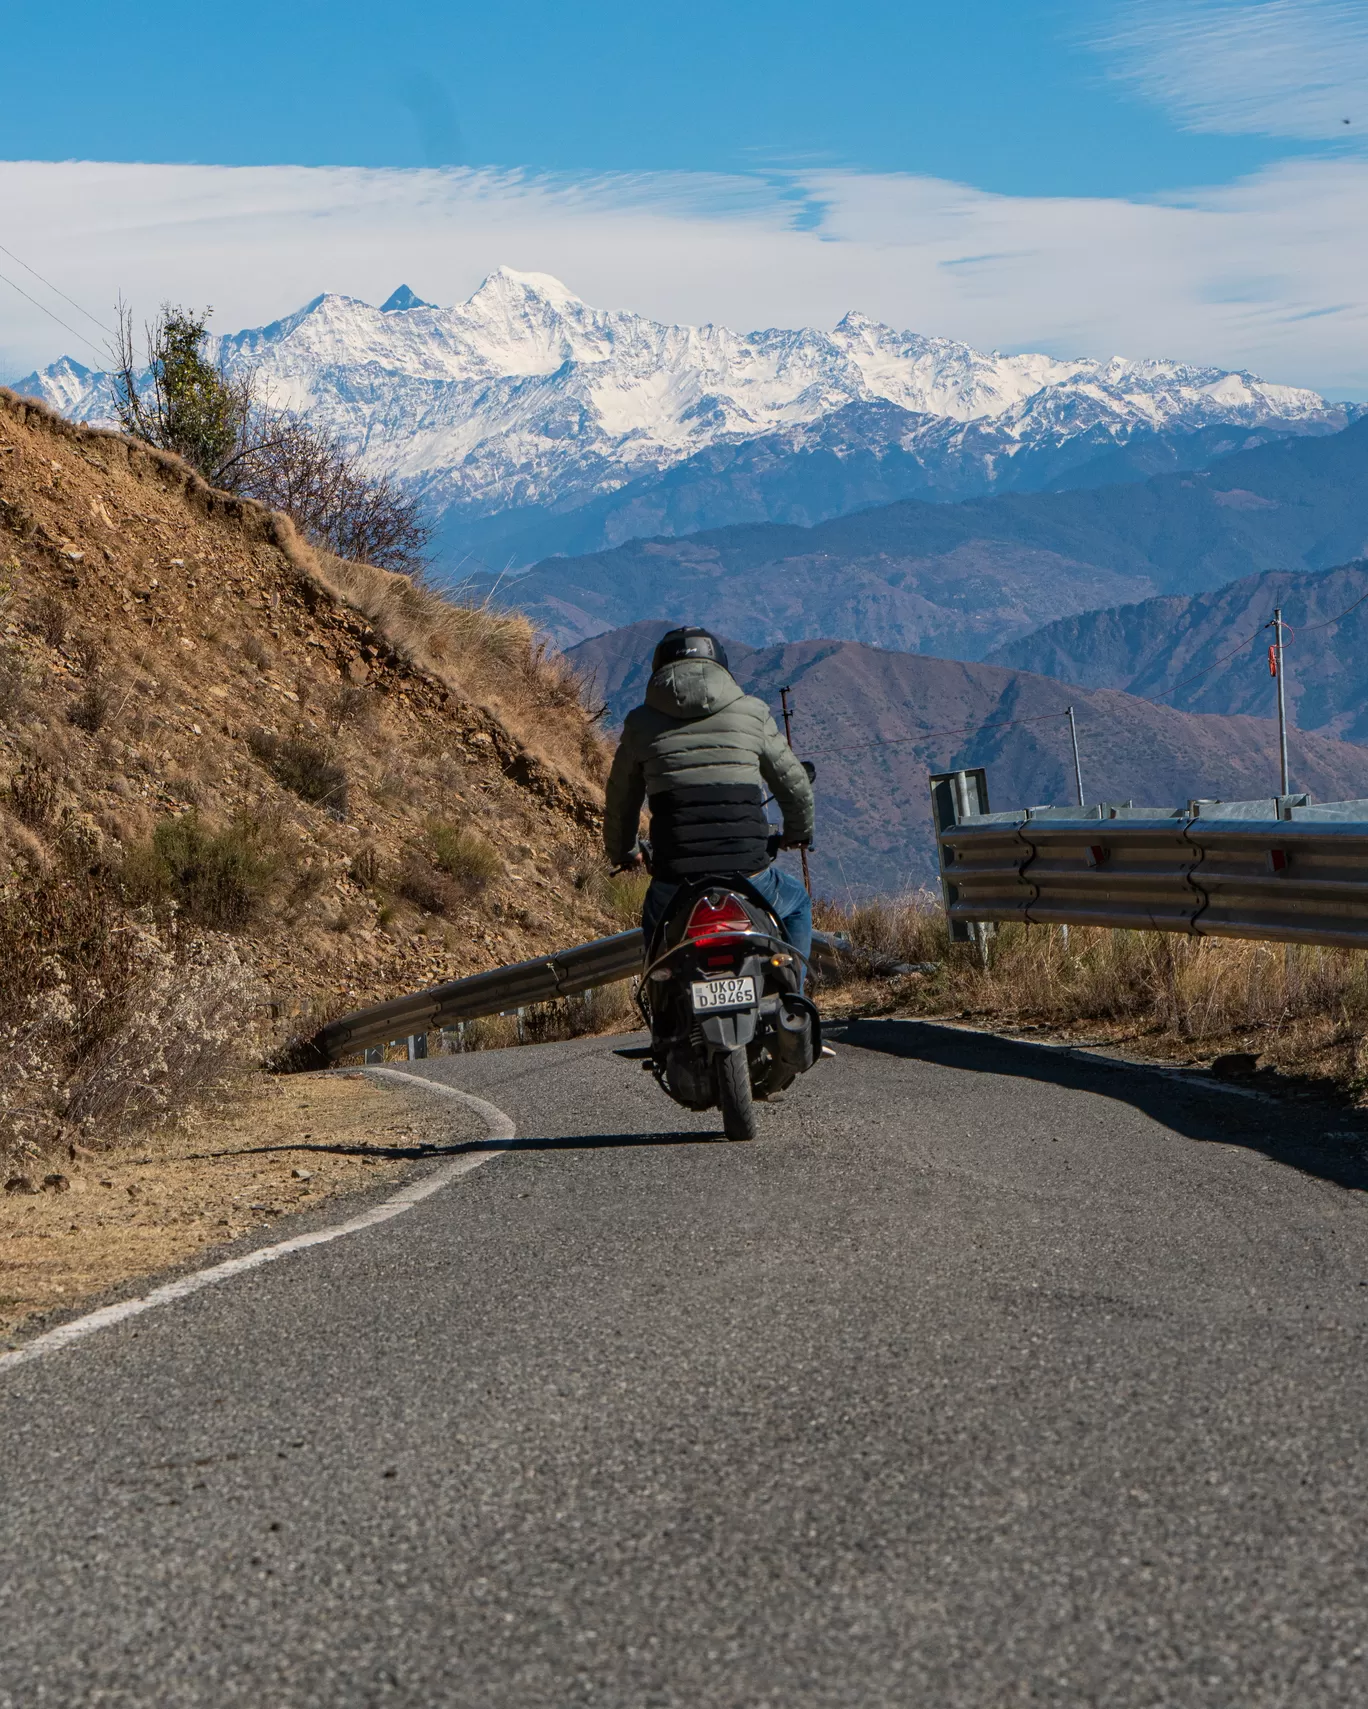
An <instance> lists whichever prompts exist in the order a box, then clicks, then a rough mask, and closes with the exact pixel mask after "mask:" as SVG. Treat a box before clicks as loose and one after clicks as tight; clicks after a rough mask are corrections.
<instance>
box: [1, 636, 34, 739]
mask: <svg viewBox="0 0 1368 1709" xmlns="http://www.w3.org/2000/svg"><path fill="white" fill-rule="evenodd" d="M27 685H28V673H27V671H26V670H25V669H24V661H23V659H22V658H21V657H20V655H19V654H18V653H16V652H15V651H14V650H13V648H11V647H4V646H0V722H3V723H6V724H8V723H11V722H12V721H13V719H14V717H15V714H16V713H18V712H21V711H22V710H23V707H24V698H25V696H24V690H25V688H26V687H27Z"/></svg>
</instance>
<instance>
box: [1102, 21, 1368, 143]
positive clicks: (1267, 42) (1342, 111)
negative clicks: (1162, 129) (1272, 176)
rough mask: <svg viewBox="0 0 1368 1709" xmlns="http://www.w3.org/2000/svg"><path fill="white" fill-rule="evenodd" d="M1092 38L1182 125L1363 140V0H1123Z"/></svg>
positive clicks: (1366, 108) (1367, 96) (1366, 56)
mask: <svg viewBox="0 0 1368 1709" xmlns="http://www.w3.org/2000/svg"><path fill="white" fill-rule="evenodd" d="M1094 39H1095V45H1097V46H1098V47H1100V48H1102V49H1103V50H1104V51H1106V52H1108V53H1109V54H1111V55H1112V56H1113V57H1114V60H1115V63H1116V69H1117V74H1118V75H1119V76H1120V77H1122V78H1123V79H1124V80H1125V81H1127V82H1128V83H1130V84H1131V85H1132V86H1134V87H1135V88H1137V89H1139V90H1140V91H1142V92H1143V93H1144V94H1145V95H1147V96H1149V97H1150V98H1151V99H1152V100H1155V101H1157V102H1159V103H1160V104H1161V105H1163V106H1165V107H1167V108H1168V109H1169V111H1170V112H1171V113H1172V114H1173V115H1174V116H1175V117H1176V118H1177V120H1178V121H1179V123H1180V124H1182V125H1183V126H1184V127H1185V128H1186V129H1188V130H1193V131H1214V132H1222V133H1226V134H1241V135H1250V134H1253V135H1260V136H1275V137H1296V138H1299V139H1302V140H1312V141H1315V140H1320V141H1324V140H1327V139H1334V140H1335V141H1338V142H1349V143H1351V144H1355V145H1357V146H1359V147H1368V6H1365V5H1364V3H1363V0H1122V4H1121V5H1120V6H1119V7H1118V9H1117V10H1116V11H1115V12H1113V13H1112V15H1111V23H1110V24H1109V25H1108V26H1107V27H1106V28H1104V29H1102V30H1101V31H1100V32H1099V33H1098V34H1097V36H1096V37H1095V38H1094ZM1346 120H1347V121H1348V123H1347V124H1346V122H1345V121H1346Z"/></svg>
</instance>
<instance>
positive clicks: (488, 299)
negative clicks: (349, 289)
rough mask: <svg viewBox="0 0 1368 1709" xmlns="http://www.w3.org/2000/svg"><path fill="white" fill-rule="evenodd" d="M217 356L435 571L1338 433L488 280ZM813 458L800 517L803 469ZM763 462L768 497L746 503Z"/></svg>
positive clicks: (1223, 392)
mask: <svg viewBox="0 0 1368 1709" xmlns="http://www.w3.org/2000/svg"><path fill="white" fill-rule="evenodd" d="M217 348H218V352H219V355H220V357H221V359H222V360H223V361H224V363H225V364H226V365H227V366H228V367H229V368H230V369H237V368H240V367H242V366H251V367H252V368H254V369H255V370H256V371H257V373H258V375H259V377H260V380H261V382H262V385H263V387H264V389H265V390H266V391H267V392H268V393H269V394H270V396H271V397H272V399H273V400H274V402H276V403H277V404H279V405H282V406H285V407H289V408H292V409H298V410H305V411H308V412H310V413H311V414H312V415H314V416H315V417H316V418H318V419H320V420H321V421H323V422H324V423H326V424H327V425H328V426H330V427H332V428H333V429H335V430H336V431H337V432H338V433H340V434H341V435H342V436H343V437H344V438H345V439H346V440H347V441H349V442H350V443H351V444H353V445H354V446H355V447H357V448H358V449H359V450H360V451H361V452H362V453H363V455H364V458H365V460H366V462H367V463H368V464H369V466H370V467H372V468H373V469H375V470H376V471H384V472H386V473H390V474H392V475H395V476H396V477H398V478H399V479H401V480H402V481H404V482H405V483H408V484H412V485H414V486H416V487H417V488H418V489H419V490H420V491H422V493H423V494H424V496H425V497H426V498H427V500H428V501H429V503H430V504H431V506H432V507H433V509H434V511H435V512H436V513H437V514H438V515H439V516H440V518H441V524H442V533H441V537H440V538H441V542H442V545H443V548H444V554H445V555H446V556H447V558H448V560H449V563H448V568H451V567H453V566H454V562H455V559H456V558H458V557H459V556H460V555H461V554H463V553H464V554H471V553H472V552H473V553H474V554H475V557H476V561H477V562H478V561H479V560H484V561H485V562H493V561H495V560H497V561H498V562H499V563H500V564H502V563H503V561H504V559H505V558H507V559H509V560H511V562H513V563H514V564H518V563H528V562H531V561H532V560H533V559H534V558H536V557H539V556H542V555H545V554H546V553H548V552H552V551H558V550H559V551H565V550H586V549H591V548H593V547H595V546H598V545H604V544H614V543H615V542H616V541H617V540H620V539H623V538H626V537H628V536H629V535H633V534H642V533H650V532H664V533H670V532H676V531H679V530H680V521H679V517H680V515H682V516H683V517H684V519H685V526H690V527H706V526H711V525H714V524H718V523H723V522H735V521H739V520H756V521H764V520H782V521H788V520H796V521H806V522H814V521H818V520H820V519H821V517H822V516H830V515H834V514H837V513H838V512H839V511H841V510H842V509H850V508H854V507H855V506H858V505H859V504H862V503H870V502H878V500H879V499H880V498H897V497H906V496H920V497H928V496H930V497H936V498H944V499H955V498H962V497H967V496H972V495H974V494H979V493H985V492H992V491H995V490H1002V489H1004V488H1008V487H1021V486H1027V487H1029V486H1038V485H1045V484H1048V482H1050V481H1053V480H1056V479H1057V478H1058V477H1059V474H1060V471H1061V470H1065V471H1067V469H1068V468H1070V467H1074V466H1079V465H1082V464H1085V463H1088V462H1090V461H1095V460H1096V458H1097V457H1098V456H1099V454H1101V453H1104V452H1107V451H1111V450H1114V449H1115V448H1116V447H1118V446H1128V445H1131V444H1133V443H1135V442H1139V441H1144V442H1146V443H1149V442H1152V441H1156V440H1159V439H1163V440H1166V441H1174V440H1179V439H1182V438H1183V437H1185V436H1200V435H1201V434H1203V433H1204V432H1209V430H1211V429H1213V428H1228V429H1231V430H1234V431H1235V435H1236V436H1235V437H1234V438H1233V439H1232V442H1231V444H1230V446H1229V448H1230V449H1232V450H1233V449H1236V448H1238V447H1239V446H1240V445H1241V444H1244V443H1247V442H1248V441H1247V438H1242V437H1241V436H1240V435H1241V434H1247V433H1249V432H1252V433H1255V434H1261V435H1263V436H1265V437H1266V436H1268V435H1269V434H1270V433H1274V434H1280V433H1306V432H1312V433H1325V432H1333V431H1335V430H1337V429H1338V428H1341V427H1343V426H1344V425H1345V424H1346V422H1347V420H1349V419H1350V416H1351V414H1352V411H1348V410H1346V408H1345V407H1344V406H1340V405H1332V404H1327V403H1326V401H1325V400H1324V399H1323V398H1321V397H1319V396H1318V395H1317V394H1316V393H1315V392H1311V391H1306V390H1303V389H1300V388H1297V387H1292V386H1280V385H1270V384H1268V383H1266V382H1264V381H1262V380H1259V379H1257V378H1255V377H1254V376H1253V375H1250V374H1243V373H1227V372H1224V371H1222V370H1220V369H1216V368H1195V367H1190V366H1186V365H1184V364H1182V363H1178V362H1168V361H1156V360H1140V361H1132V360H1128V359H1125V358H1121V357H1114V358H1112V359H1111V360H1110V361H1093V360H1086V359H1084V360H1077V361H1061V360H1058V359H1056V358H1054V357H1050V356H1041V355H1000V354H996V353H984V352H981V351H977V350H973V349H971V348H970V347H969V346H968V345H965V344H958V343H955V342H953V341H952V340H949V339H943V338H931V337H925V336H922V335H921V334H918V333H912V332H895V331H893V330H892V329H891V328H889V327H887V326H884V325H882V324H880V323H879V322H877V321H873V320H870V319H868V318H867V317H865V316H864V315H861V314H858V313H851V314H848V315H846V317H845V318H844V319H843V320H842V321H841V322H840V323H839V325H838V326H836V327H835V328H834V329H833V330H832V331H830V332H822V331H818V330H815V329H813V328H799V329H797V330H781V329H770V330H767V331H762V332H749V333H738V332H733V331H731V330H729V329H728V328H726V327H719V326H667V325H663V324H662V323H660V322H658V321H653V320H649V319H647V318H646V317H644V316H642V315H636V314H631V313H627V312H625V311H620V310H605V309H595V308H591V307H590V306H589V305H588V304H586V303H584V302H582V301H581V300H580V299H579V298H578V297H577V296H575V295H574V294H573V293H572V292H571V291H569V290H568V289H567V288H566V287H565V286H564V285H562V284H561V283H560V282H559V281H558V280H556V279H553V278H550V277H548V276H547V275H545V274H537V273H518V272H514V271H513V270H512V269H511V268H507V267H502V268H500V269H499V270H498V271H497V272H495V273H493V274H491V275H490V277H489V278H488V279H486V281H485V282H484V284H483V285H482V286H481V287H480V289H479V290H478V291H476V292H475V294H474V295H473V296H472V297H471V298H470V299H469V300H468V301H467V302H464V303H461V304H458V305H457V306H456V307H454V308H438V307H435V306H434V305H432V304H430V303H426V302H423V301H422V300H421V299H419V298H417V297H415V296H414V295H413V293H412V292H411V291H409V290H408V289H407V287H401V288H400V290H398V291H396V292H395V294H394V296H392V297H391V298H390V299H389V301H388V302H386V303H385V304H384V305H383V306H382V307H381V308H373V307H371V306H370V305H369V304H367V303H363V302H359V301H357V300H356V299H354V298H351V297H343V296H337V295H325V296H321V297H318V298H316V299H315V300H314V301H313V302H311V303H309V304H308V305H307V306H306V307H305V308H302V309H300V310H299V311H298V312H297V313H296V314H293V315H290V316H288V317H287V318H285V319H284V320H280V321H277V322H275V323H274V324H273V325H271V326H266V327H260V328H256V329H253V330H250V331H245V332H239V333H235V334H232V335H231V336H228V337H225V338H223V339H222V340H220V341H219V343H218V346H217ZM18 385H19V389H20V390H21V391H25V392H27V393H29V394H31V395H34V396H37V397H41V398H43V399H45V400H46V401H48V402H49V403H51V404H53V405H54V406H55V407H57V408H58V409H60V410H62V411H63V412H64V413H65V414H67V415H70V416H73V417H78V418H84V419H87V420H100V419H107V418H108V416H109V413H110V407H111V391H110V381H109V377H108V376H107V375H104V374H99V373H93V372H91V371H89V370H87V369H85V368H83V367H81V365H80V364H78V363H75V362H73V361H71V360H70V359H69V358H63V359H62V360H61V361H59V362H56V363H54V364H53V365H52V366H51V367H49V368H46V369H44V370H43V371H42V372H41V373H37V374H33V375H30V376H28V377H27V378H26V379H25V380H22V381H20V382H19V383H18ZM818 454H820V455H821V456H822V457H823V458H824V459H825V465H824V467H827V476H826V477H824V480H823V483H822V494H821V495H820V496H819V497H818V498H817V499H815V500H813V499H811V497H810V496H809V497H807V498H804V497H803V489H804V486H805V483H804V480H803V473H804V470H805V469H807V468H808V467H809V465H808V464H805V463H804V461H803V459H805V458H807V459H811V458H812V457H814V456H816V455H818ZM776 459H778V462H779V463H780V464H782V465H783V469H784V478H783V479H782V480H779V481H778V482H777V484H776V481H775V480H774V479H773V478H769V477H767V482H768V484H766V480H760V481H759V483H758V485H757V476H756V469H757V467H759V466H762V465H763V467H764V468H765V469H767V470H769V471H770V476H771V477H772V475H773V470H774V467H775V460H776ZM871 459H872V462H873V464H875V465H878V467H879V470H880V474H879V478H878V479H877V480H876V481H875V483H874V489H873V496H872V497H871V496H870V495H869V493H868V492H866V490H865V489H866V488H867V487H868V485H869V481H868V476H869V470H870V467H871ZM856 463H859V465H860V467H861V469H862V470H863V474H862V475H861V477H860V481H858V482H856V483H855V484H854V485H853V486H852V485H851V484H850V482H846V483H845V484H843V481H842V478H841V477H840V470H841V469H842V468H844V467H846V465H847V464H848V465H849V466H850V467H851V468H852V469H853V468H854V466H855V464H856ZM790 465H791V467H790ZM831 468H835V469H836V470H837V476H836V478H835V479H834V480H833V479H831V478H830V470H831ZM700 482H701V483H702V484H701V485H700V484H699V483H700ZM880 482H882V485H880ZM806 485H807V486H809V487H810V486H811V483H810V482H808V483H806ZM682 486H683V487H687V488H688V494H689V496H688V500H687V502H685V503H683V506H682V510H681V506H680V491H681V487H682ZM886 489H887V490H886ZM667 491H668V492H669V493H670V494H671V495H673V496H672V497H670V498H669V499H667V498H666V497H665V496H663V495H664V494H665V493H666V492H667ZM776 494H777V495H778V496H776ZM785 495H787V496H785ZM738 504H739V505H740V509H739V510H738ZM795 504H796V505H797V509H796V510H795V508H794V506H795ZM671 506H673V511H672V510H671ZM676 513H677V514H676Z"/></svg>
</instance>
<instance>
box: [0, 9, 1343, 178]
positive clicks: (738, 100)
mask: <svg viewBox="0 0 1368 1709" xmlns="http://www.w3.org/2000/svg"><path fill="white" fill-rule="evenodd" d="M1145 9H1146V10H1147V11H1148V12H1149V13H1150V14H1151V15H1152V14H1153V12H1154V11H1155V10H1156V7H1155V6H1154V5H1153V4H1150V5H1148V6H1147V7H1146V8H1145ZM1197 10H1200V8H1198V9H1197ZM1207 10H1211V8H1207ZM1217 10H1219V8H1217ZM188 15H189V16H195V15H196V14H194V13H191V14H187V13H186V10H185V8H184V7H183V6H182V5H180V4H170V3H166V0H163V3H161V4H152V3H148V0H134V3H133V4H131V5H128V6H111V5H109V4H108V0H100V3H98V4H97V3H94V0H75V3H74V4H67V5H65V6H61V7H56V6H25V7H15V8H12V9H11V10H10V13H9V17H8V19H7V22H6V26H5V34H4V42H3V51H4V53H5V55H6V58H7V60H8V62H9V63H8V67H7V71H6V75H5V80H4V81H5V90H6V98H5V101H4V103H3V107H0V157H4V158H8V159H48V160H64V159H71V158H84V159H88V160H120V161H157V162H184V161H194V162H202V163H213V164H220V165H261V164H292V165H313V166H328V165H350V166H400V167H403V166H456V165H476V166H505V167H507V166H531V167H536V168H541V169H545V170H550V171H556V172H569V173H579V172H586V171H588V172H604V171H613V172H658V171H708V172H738V171H752V170H761V171H763V170H765V169H766V168H784V167H792V166H794V165H801V166H812V165H821V166H829V167H832V166H834V167H844V168H848V169H854V170H860V171H874V172H909V173H925V174H929V175H931V176H934V177H939V178H951V179H958V180H961V181H963V182H966V183H970V184H974V185H976V186H977V187H979V188H981V189H985V190H993V191H999V192H1003V193H1006V194H1010V195H1022V194H1025V195H1050V196H1053V195H1070V196H1074V195H1107V196H1117V195H1120V196H1129V195H1136V194H1144V193H1146V192H1152V191H1158V190H1169V189H1172V188H1174V187H1175V186H1177V185H1181V184H1189V183H1201V184H1210V183H1214V182H1223V181H1226V180H1228V179H1231V178H1234V177H1237V176H1239V175H1241V174H1243V173H1247V172H1249V171H1252V170H1254V169H1256V168H1257V167H1260V166H1263V165H1266V164H1267V163H1268V162H1270V161H1271V160H1274V159H1277V158H1280V157H1284V156H1286V155H1287V154H1288V153H1289V152H1294V151H1297V150H1304V149H1306V148H1308V147H1310V146H1313V145H1311V144H1308V143H1306V142H1297V143H1292V144H1289V143H1288V142H1287V141H1286V140H1284V139H1278V138H1274V137H1270V136H1260V135H1257V134H1248V133H1246V134H1242V135H1235V136H1231V135H1222V134H1219V132H1216V131H1213V130H1211V129H1207V130H1195V129H1193V128H1191V127H1190V126H1189V125H1187V124H1186V123H1185V122H1184V119H1183V117H1182V115H1176V114H1175V113H1174V112H1173V111H1171V110H1167V109H1166V107H1165V106H1164V105H1163V104H1162V103H1161V102H1157V101H1155V100H1154V99H1152V98H1151V97H1150V96H1149V95H1148V94H1147V93H1146V92H1145V90H1144V88H1143V87H1142V86H1140V85H1139V84H1137V83H1136V82H1135V81H1134V80H1127V79H1126V78H1125V77H1124V76H1118V75H1117V73H1118V69H1119V67H1118V57H1119V55H1118V51H1117V48H1116V45H1115V40H1114V39H1115V37H1116V36H1117V35H1118V33H1124V31H1125V28H1126V24H1127V22H1128V20H1129V18H1130V17H1131V16H1132V14H1131V13H1129V12H1128V10H1127V8H1125V7H1123V6H1120V5H1109V4H1108V0H1087V3H1086V4H1080V3H1078V0H934V3H933V4H928V3H926V0H846V3H844V4H839V5H838V4H834V3H833V0H820V3H817V0H782V3H780V0H693V3H692V4H691V5H689V6H686V7H685V6H666V5H660V4H650V3H649V0H647V3H642V0H581V3H580V4H578V5H566V4H564V3H563V0H558V3H554V4H553V3H548V0H521V3H520V4H518V5H516V6H514V5H508V6H490V5H487V4H485V5H479V6H470V5H461V4H456V5H452V4H434V3H430V0H427V3H425V0H408V3H403V4H395V3H394V0H391V3H390V4H389V5H387V6H385V7H383V8H377V7H375V6H374V5H372V4H364V5H363V4H360V3H359V0H329V3H328V4H326V5H323V4H300V3H299V0H294V3H289V0H286V3H284V4H281V3H280V0H270V3H265V0H243V3H239V4H236V5H235V6H234V7H233V8H232V9H231V10H230V11H228V12H226V13H223V14H220V16H221V17H222V20H223V22H222V26H221V27H220V28H217V29H215V30H214V31H213V33H212V34H210V33H208V32H207V31H203V32H190V31H187V29H186V27H185V26H186V19H187V16H188ZM198 16H200V17H204V16H206V14H205V13H199V14H198ZM1360 116H1361V118H1362V119H1363V120H1364V122H1365V124H1366V125H1368V114H1362V115H1360ZM1351 128H1352V127H1351ZM1336 140H1338V139H1336Z"/></svg>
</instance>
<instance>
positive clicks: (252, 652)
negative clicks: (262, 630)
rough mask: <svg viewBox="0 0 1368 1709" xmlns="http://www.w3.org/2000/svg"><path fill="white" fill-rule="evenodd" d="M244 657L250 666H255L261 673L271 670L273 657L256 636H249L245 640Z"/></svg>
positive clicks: (243, 644)
mask: <svg viewBox="0 0 1368 1709" xmlns="http://www.w3.org/2000/svg"><path fill="white" fill-rule="evenodd" d="M242 656H243V658H244V659H246V660H247V662H248V663H249V664H252V665H255V666H256V668H257V669H258V670H259V671H264V670H269V669H270V665H271V655H270V653H268V652H267V650H266V648H265V646H264V645H263V644H262V642H261V640H260V638H259V637H258V636H256V635H248V636H246V637H245V638H244V640H243V643H242Z"/></svg>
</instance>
